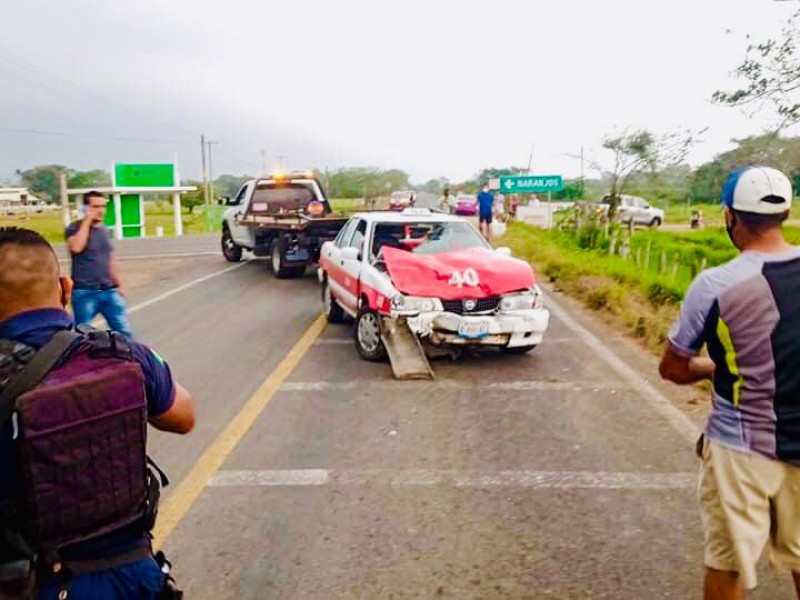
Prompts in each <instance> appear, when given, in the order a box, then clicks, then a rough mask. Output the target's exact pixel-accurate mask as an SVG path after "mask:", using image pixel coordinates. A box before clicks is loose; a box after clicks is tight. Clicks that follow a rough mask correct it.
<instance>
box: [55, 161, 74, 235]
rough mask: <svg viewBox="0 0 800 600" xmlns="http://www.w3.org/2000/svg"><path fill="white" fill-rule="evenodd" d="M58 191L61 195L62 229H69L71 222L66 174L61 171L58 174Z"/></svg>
mask: <svg viewBox="0 0 800 600" xmlns="http://www.w3.org/2000/svg"><path fill="white" fill-rule="evenodd" d="M58 190H59V192H60V195H61V216H62V219H63V220H64V227H69V223H70V221H71V220H72V219H71V218H70V214H69V196H68V195H67V174H66V173H64V171H61V172H60V173H59V174H58Z"/></svg>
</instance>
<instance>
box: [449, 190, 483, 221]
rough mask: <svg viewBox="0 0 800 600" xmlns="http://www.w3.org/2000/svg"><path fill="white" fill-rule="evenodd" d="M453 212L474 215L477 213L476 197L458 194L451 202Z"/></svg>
mask: <svg viewBox="0 0 800 600" xmlns="http://www.w3.org/2000/svg"><path fill="white" fill-rule="evenodd" d="M453 214H456V215H465V216H474V215H477V214H478V197H477V196H473V195H470V194H459V195H458V196H457V197H456V201H455V203H454V204H453Z"/></svg>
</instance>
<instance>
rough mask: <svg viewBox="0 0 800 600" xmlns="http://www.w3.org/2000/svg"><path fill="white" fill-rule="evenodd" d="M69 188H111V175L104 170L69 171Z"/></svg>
mask: <svg viewBox="0 0 800 600" xmlns="http://www.w3.org/2000/svg"><path fill="white" fill-rule="evenodd" d="M69 173H70V175H69V179H68V180H67V186H68V187H70V188H78V189H80V188H99V187H109V186H111V175H109V173H108V172H107V171H103V170H102V169H93V170H91V171H75V172H73V171H71V170H70V171H69Z"/></svg>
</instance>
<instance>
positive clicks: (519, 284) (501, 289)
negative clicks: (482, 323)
mask: <svg viewBox="0 0 800 600" xmlns="http://www.w3.org/2000/svg"><path fill="white" fill-rule="evenodd" d="M383 259H384V262H385V263H386V268H387V270H388V271H389V277H390V278H391V280H392V284H394V286H395V287H396V288H397V289H398V290H399V291H400V292H402V293H403V294H407V295H409V296H421V297H424V298H441V299H442V300H458V299H462V298H486V297H489V296H498V295H500V294H507V293H509V292H516V291H521V290H527V289H530V288H531V287H532V286H533V285H534V284H535V283H536V279H535V278H534V276H533V269H531V266H530V265H529V264H528V263H526V262H524V261H521V260H518V259H516V258H508V257H505V256H500V255H499V254H497V253H495V252H493V251H492V250H488V249H486V248H465V249H463V250H453V251H451V252H442V253H439V254H412V253H411V252H406V251H405V250H399V249H397V248H391V247H389V246H384V247H383ZM468 270H472V271H474V275H477V278H475V277H473V273H466V272H467V271H468ZM476 279H477V281H476ZM459 282H460V285H459ZM475 283H477V285H474V284H475Z"/></svg>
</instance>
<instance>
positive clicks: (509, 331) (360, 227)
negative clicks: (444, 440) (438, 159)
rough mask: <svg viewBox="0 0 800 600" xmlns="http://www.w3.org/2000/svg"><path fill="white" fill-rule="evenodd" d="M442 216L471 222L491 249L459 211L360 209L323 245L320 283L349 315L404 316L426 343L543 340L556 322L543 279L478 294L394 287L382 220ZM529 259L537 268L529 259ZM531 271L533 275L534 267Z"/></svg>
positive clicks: (501, 257)
mask: <svg viewBox="0 0 800 600" xmlns="http://www.w3.org/2000/svg"><path fill="white" fill-rule="evenodd" d="M441 222H445V223H458V224H459V225H458V227H469V228H470V230H471V232H474V233H475V235H476V236H477V237H478V238H480V240H481V243H483V244H484V246H483V248H485V249H487V250H490V251H491V247H490V246H489V245H488V243H486V242H484V241H483V238H482V237H480V234H479V233H478V232H477V230H476V229H475V227H474V225H472V224H471V223H469V222H468V221H466V220H464V219H461V218H459V217H455V216H451V215H445V214H441V213H432V212H431V211H429V210H427V209H406V210H405V211H403V212H401V213H385V212H374V213H360V214H356V215H354V216H353V217H352V218H351V220H350V221H349V222H348V224H347V225H345V227H344V228H343V229H342V230H341V231H340V233H339V236H338V237H337V238H336V240H334V241H332V242H326V243H325V244H324V245H323V246H322V251H321V256H320V268H319V272H318V273H319V279H320V282H321V283H322V284H323V285H327V286H328V290H326V292H327V293H329V294H330V297H331V299H332V300H333V301H334V302H335V304H336V305H338V307H341V309H342V310H343V311H344V312H345V313H347V314H349V315H350V316H352V317H354V318H356V317H358V316H359V315H360V314H361V313H363V312H365V311H367V312H372V313H375V314H377V315H379V316H380V318H389V319H405V320H406V322H407V323H408V325H409V327H410V329H411V331H412V332H413V333H415V334H416V335H417V336H418V337H419V338H420V339H421V340H422V341H423V342H428V343H430V344H433V345H454V346H464V345H482V346H498V347H502V348H519V349H525V348H527V349H530V348H533V347H534V346H536V345H538V344H539V343H540V342H541V341H542V338H543V336H544V334H545V332H546V331H547V328H548V324H549V321H550V313H549V311H548V310H547V309H546V308H544V303H543V298H542V296H541V291H540V290H539V289H538V286H534V288H535V289H530V290H518V291H515V292H513V293H507V294H504V295H499V296H492V297H488V298H479V299H476V298H469V297H465V298H464V299H463V300H454V299H449V300H442V299H440V298H434V297H431V298H425V297H409V296H406V295H404V294H402V293H401V292H400V291H399V290H398V289H397V287H395V285H394V283H393V282H392V279H391V278H390V276H389V273H388V271H387V270H386V269H385V268H380V264H381V263H380V261H377V260H376V257H375V256H373V255H372V249H373V248H375V244H374V240H373V235H374V234H375V232H376V226H377V225H378V224H394V223H398V224H403V223H407V224H408V223H412V224H427V223H441ZM461 231H463V230H461ZM470 239H471V238H470ZM377 241H378V242H379V241H380V240H377ZM493 252H494V254H493V255H490V256H489V258H490V260H494V257H496V259H497V260H498V261H514V264H515V268H521V267H520V263H521V261H517V259H513V258H511V257H510V252H509V251H508V249H507V248H506V249H498V250H495V251H493ZM440 255H441V254H439V255H434V256H440ZM524 265H525V266H527V267H528V268H530V265H528V264H527V263H524ZM468 270H469V269H467V270H465V271H464V273H466V271H468ZM438 277H439V279H444V278H446V277H450V278H451V280H452V279H453V278H454V277H456V275H454V274H449V273H438ZM530 278H531V279H530V280H531V281H533V273H532V270H531V271H530ZM460 288H461V285H459V289H460ZM323 296H325V294H323ZM482 309H486V310H482Z"/></svg>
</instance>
